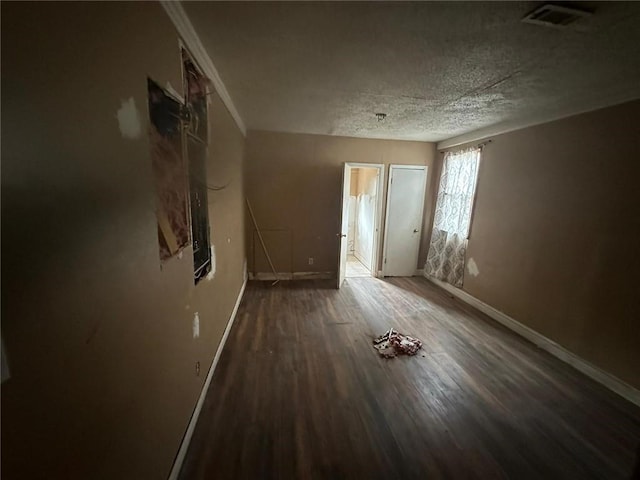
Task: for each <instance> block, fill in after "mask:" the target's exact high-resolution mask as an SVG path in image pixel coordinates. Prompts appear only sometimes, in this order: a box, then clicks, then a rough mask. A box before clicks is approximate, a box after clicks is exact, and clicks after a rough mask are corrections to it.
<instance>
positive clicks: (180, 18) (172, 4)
mask: <svg viewBox="0 0 640 480" xmlns="http://www.w3.org/2000/svg"><path fill="white" fill-rule="evenodd" d="M160 4H161V5H162V8H164V10H165V12H167V15H169V18H170V19H171V21H172V22H173V24H174V25H175V27H176V30H178V33H179V34H180V36H181V37H182V41H183V42H184V44H185V46H186V47H187V48H188V49H189V52H190V53H191V55H193V57H194V58H195V60H196V62H197V63H198V65H199V66H200V68H202V70H203V73H204V74H205V75H206V76H207V77H209V79H210V80H211V81H212V82H213V86H214V88H215V90H216V92H218V95H220V98H221V99H222V101H223V103H224V104H225V106H226V107H227V109H228V110H229V113H230V114H231V116H232V117H233V119H234V120H235V122H236V125H238V128H239V129H240V131H241V132H242V135H244V136H246V135H247V128H246V127H245V125H244V122H243V121H242V117H240V114H239V113H238V110H236V107H235V105H234V104H233V100H231V96H230V95H229V92H228V91H227V87H225V85H224V82H223V81H222V79H221V78H220V74H219V73H218V70H217V69H216V67H215V65H214V64H213V61H212V60H211V57H209V54H208V53H207V50H206V49H205V48H204V45H203V44H202V42H201V41H200V37H198V34H197V33H196V31H195V29H194V28H193V24H192V23H191V20H189V17H188V16H187V13H186V12H185V11H184V8H182V4H181V3H180V2H179V1H168V0H161V1H160Z"/></svg>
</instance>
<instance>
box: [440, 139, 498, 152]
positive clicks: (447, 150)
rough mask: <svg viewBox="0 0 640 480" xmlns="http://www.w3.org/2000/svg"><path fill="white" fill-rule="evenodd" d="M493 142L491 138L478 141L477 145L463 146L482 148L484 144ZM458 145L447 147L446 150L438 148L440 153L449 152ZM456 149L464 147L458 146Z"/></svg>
mask: <svg viewBox="0 0 640 480" xmlns="http://www.w3.org/2000/svg"><path fill="white" fill-rule="evenodd" d="M491 142H493V140H485V141H484V142H482V143H478V144H477V145H472V146H471V147H465V148H472V147H476V148H483V147H484V146H485V145H486V144H488V143H491ZM457 147H459V145H457V146H456V147H449V148H447V149H446V150H440V153H447V152H450V151H451V150H453V149H455V148H457ZM458 150H464V148H458Z"/></svg>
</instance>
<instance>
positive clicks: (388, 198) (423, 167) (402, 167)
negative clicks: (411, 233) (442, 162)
mask: <svg viewBox="0 0 640 480" xmlns="http://www.w3.org/2000/svg"><path fill="white" fill-rule="evenodd" d="M394 169H398V170H424V180H425V184H424V188H423V189H422V192H423V195H422V217H423V218H422V225H423V227H424V210H425V209H424V201H425V199H426V198H427V185H428V182H429V167H428V166H427V165H396V164H391V165H389V177H388V180H387V194H386V195H385V196H386V199H385V200H386V201H385V208H384V238H383V244H382V258H383V259H384V258H387V247H388V243H387V230H388V227H389V202H390V201H391V182H392V181H393V170H394ZM423 235H424V231H421V232H420V238H421V239H422V238H423ZM419 256H420V249H419V248H418V257H419ZM386 269H387V264H386V262H384V261H383V262H382V270H381V271H380V277H384V276H385V275H386ZM416 270H417V266H416Z"/></svg>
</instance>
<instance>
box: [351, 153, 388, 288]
mask: <svg viewBox="0 0 640 480" xmlns="http://www.w3.org/2000/svg"><path fill="white" fill-rule="evenodd" d="M381 167H382V166H377V165H376V166H368V165H367V164H349V171H350V175H349V179H348V180H349V182H348V185H345V189H348V198H346V199H345V200H346V203H345V205H344V207H343V208H344V210H343V215H344V216H346V222H345V223H346V226H347V228H346V232H344V233H346V238H345V240H346V244H347V248H346V269H345V277H346V278H350V277H351V278H353V277H371V276H376V271H377V265H376V263H377V248H378V232H379V212H380V200H381V198H380V194H381V192H380V191H381V188H380V187H381V174H382V171H383V170H382V168H381ZM345 180H347V179H346V178H345ZM345 193H346V192H345ZM343 220H345V219H343Z"/></svg>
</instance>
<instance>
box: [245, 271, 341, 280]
mask: <svg viewBox="0 0 640 480" xmlns="http://www.w3.org/2000/svg"><path fill="white" fill-rule="evenodd" d="M332 278H336V272H278V273H277V274H273V273H271V272H259V273H250V274H249V280H331V279H332Z"/></svg>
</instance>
